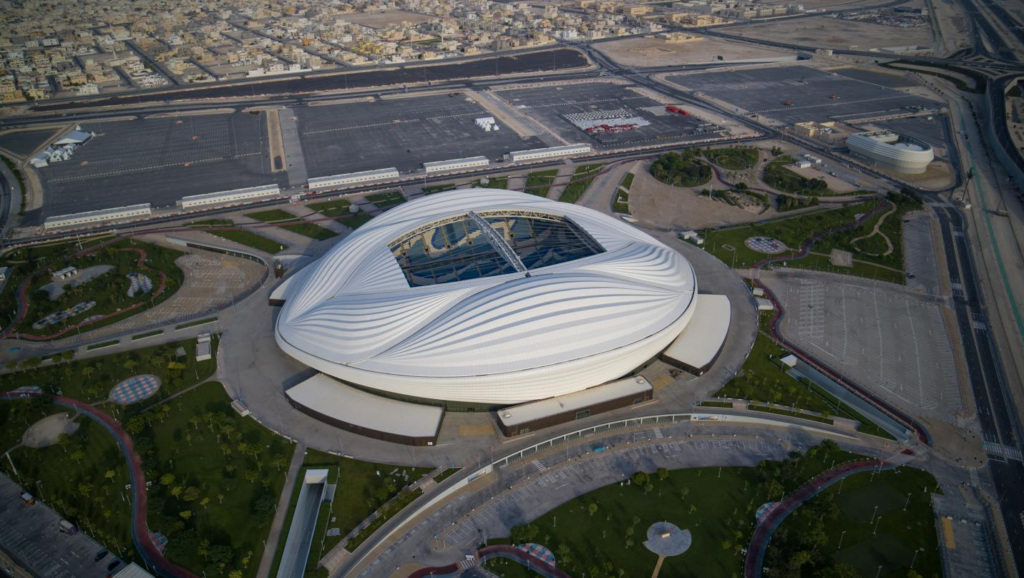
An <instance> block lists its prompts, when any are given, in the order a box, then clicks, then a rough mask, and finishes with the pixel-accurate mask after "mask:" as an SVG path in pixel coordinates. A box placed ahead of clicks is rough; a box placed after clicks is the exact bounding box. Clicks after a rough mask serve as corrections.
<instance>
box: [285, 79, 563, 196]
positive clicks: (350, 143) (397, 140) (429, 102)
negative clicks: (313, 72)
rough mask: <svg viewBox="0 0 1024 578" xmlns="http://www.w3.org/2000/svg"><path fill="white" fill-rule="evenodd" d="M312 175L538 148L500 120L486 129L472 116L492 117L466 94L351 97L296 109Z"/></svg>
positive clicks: (416, 165) (414, 166)
mask: <svg viewBox="0 0 1024 578" xmlns="http://www.w3.org/2000/svg"><path fill="white" fill-rule="evenodd" d="M294 114H295V116H296V118H297V122H298V131H299V137H300V139H301V141H302V154H303V157H304V158H305V164H306V170H307V172H308V173H309V176H310V177H322V176H326V175H336V174H341V173H351V172H357V171H365V170H373V169H381V168H388V167H398V170H399V171H402V172H406V171H412V170H416V169H419V168H421V165H422V164H423V163H424V162H430V161H443V160H451V159H459V158H465V157H473V156H486V157H488V158H489V159H491V161H492V162H494V161H497V160H499V159H500V158H501V156H502V155H505V154H507V153H508V152H510V151H514V150H524V149H531V148H540V147H543V146H544V144H543V143H542V142H541V141H540V140H539V139H536V138H527V139H524V138H521V137H520V136H519V135H517V134H516V133H515V132H514V131H513V130H512V129H511V128H509V127H508V126H506V125H504V124H503V123H501V122H499V123H498V125H499V126H500V127H501V128H500V129H499V130H497V131H490V132H485V131H484V130H483V129H481V128H480V127H478V126H477V125H476V124H475V123H474V121H475V119H477V118H481V117H485V116H492V115H491V114H490V113H489V112H487V110H486V109H485V108H483V107H482V106H480V105H479V104H477V103H476V102H474V101H473V100H472V99H470V98H469V97H467V96H466V95H464V94H458V95H454V96H448V95H447V94H441V95H432V96H420V97H411V98H399V99H389V100H375V101H373V102H350V103H344V104H336V105H330V106H314V107H305V108H298V109H295V110H294Z"/></svg>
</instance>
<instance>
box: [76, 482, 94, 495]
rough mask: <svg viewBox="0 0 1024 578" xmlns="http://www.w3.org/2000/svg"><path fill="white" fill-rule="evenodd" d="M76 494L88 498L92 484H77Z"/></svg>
mask: <svg viewBox="0 0 1024 578" xmlns="http://www.w3.org/2000/svg"><path fill="white" fill-rule="evenodd" d="M78 493H79V495H81V496H82V497H83V498H88V497H89V496H91V495H92V484H90V483H89V482H82V483H80V484H78Z"/></svg>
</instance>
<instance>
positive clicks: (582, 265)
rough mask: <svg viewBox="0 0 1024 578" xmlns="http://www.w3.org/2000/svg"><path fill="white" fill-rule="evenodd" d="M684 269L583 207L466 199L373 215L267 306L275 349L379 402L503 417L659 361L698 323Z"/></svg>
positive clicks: (533, 199) (528, 199)
mask: <svg viewBox="0 0 1024 578" xmlns="http://www.w3.org/2000/svg"><path fill="white" fill-rule="evenodd" d="M696 294H697V282H696V279H695V278H694V273H693V269H692V268H691V267H690V264H689V262H688V261H687V260H686V259H684V258H683V257H682V256H681V255H680V254H679V253H677V252H676V251H674V250H673V249H670V248H669V247H667V246H665V245H664V244H662V243H660V242H659V241H657V240H655V239H653V238H652V237H650V236H649V235H647V234H645V233H643V232H641V231H639V230H637V229H635V228H634V227H632V226H630V225H628V224H625V223H623V222H621V221H619V220H617V219H614V218H612V217H609V216H606V215H603V214H601V213H598V212H596V211H593V210H591V209H587V208H584V207H579V206H576V205H571V204H566V203H559V202H555V201H550V200H547V199H544V198H540V197H537V196H533V195H528V194H524V193H517V192H513V191H505V190H494V189H465V190H457V191H453V192H449V193H442V194H438V195H433V196H429V197H424V198H422V199H419V200H416V201H413V202H409V203H406V204H404V205H401V206H399V207H396V208H394V209H391V210H390V211H388V212H386V213H384V214H383V215H381V216H379V217H377V218H375V219H373V220H372V221H370V222H369V223H367V224H366V225H363V226H362V227H361V228H360V229H358V230H357V231H356V232H354V233H353V234H352V235H350V236H349V237H348V238H346V239H345V240H344V241H342V242H340V243H339V244H338V245H337V246H335V247H333V248H332V249H331V250H330V251H329V252H327V253H326V254H325V255H324V256H323V257H321V258H320V259H319V260H318V261H316V262H315V263H313V264H311V265H309V266H307V267H306V268H304V269H302V270H300V271H299V272H298V273H296V274H295V275H294V276H292V277H290V278H289V279H288V280H286V281H285V282H284V284H282V285H281V286H280V287H279V288H278V289H277V290H276V291H275V292H274V295H273V297H272V298H273V299H274V300H276V301H277V302H283V303H284V305H283V307H282V309H281V312H280V315H279V317H278V320H277V326H276V331H275V334H276V338H277V343H278V345H279V346H280V347H281V349H282V350H284V351H285V352H287V353H288V354H289V355H291V356H292V357H294V358H295V359H297V360H299V361H301V362H302V363H304V364H305V365H308V366H310V367H312V368H315V369H317V370H319V371H321V372H323V373H325V374H327V375H330V376H333V377H334V378H336V379H338V380H341V381H342V382H345V383H348V384H351V385H355V386H358V387H360V388H362V389H366V390H373V391H374V392H376V393H380V394H383V395H388V396H391V397H397V398H405V399H413V400H443V401H447V402H460V403H464V404H480V405H492V406H497V405H511V404H518V403H523V402H528V401H532V400H538V399H544V398H549V397H553V396H559V395H564V394H569V393H573V392H577V391H580V390H583V389H587V388H590V387H593V386H596V385H600V384H604V383H606V382H609V381H611V380H614V379H617V378H619V377H621V376H623V375H626V374H628V373H630V372H631V371H633V370H634V369H636V368H637V367H639V366H640V365H642V364H644V363H645V362H646V361H648V360H650V359H652V358H654V357H655V356H657V355H658V354H659V353H660V352H661V351H662V350H663V349H665V348H666V347H667V346H668V345H669V344H670V343H672V341H673V340H674V339H676V337H677V336H679V334H680V332H682V330H683V329H684V328H685V327H686V325H687V324H688V323H689V321H690V319H691V317H692V316H693V314H694V309H695V307H694V305H695V303H696V299H695V297H696Z"/></svg>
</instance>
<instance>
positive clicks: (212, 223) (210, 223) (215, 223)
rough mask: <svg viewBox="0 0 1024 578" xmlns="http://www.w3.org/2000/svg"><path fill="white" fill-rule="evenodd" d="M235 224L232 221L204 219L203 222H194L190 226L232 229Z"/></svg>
mask: <svg viewBox="0 0 1024 578" xmlns="http://www.w3.org/2000/svg"><path fill="white" fill-rule="evenodd" d="M234 224H235V222H234V221H232V220H231V219H204V220H202V221H192V222H191V223H189V224H188V226H189V227H198V228H202V227H230V226H231V225H234Z"/></svg>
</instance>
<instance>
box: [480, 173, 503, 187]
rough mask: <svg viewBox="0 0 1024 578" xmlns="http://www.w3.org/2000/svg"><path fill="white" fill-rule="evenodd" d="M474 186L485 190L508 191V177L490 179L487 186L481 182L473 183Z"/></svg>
mask: <svg viewBox="0 0 1024 578" xmlns="http://www.w3.org/2000/svg"><path fill="white" fill-rule="evenodd" d="M473 186H476V187H483V188H485V189H507V188H508V176H507V175H506V176H502V177H488V178H487V184H486V185H482V184H480V181H477V182H475V183H473Z"/></svg>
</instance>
